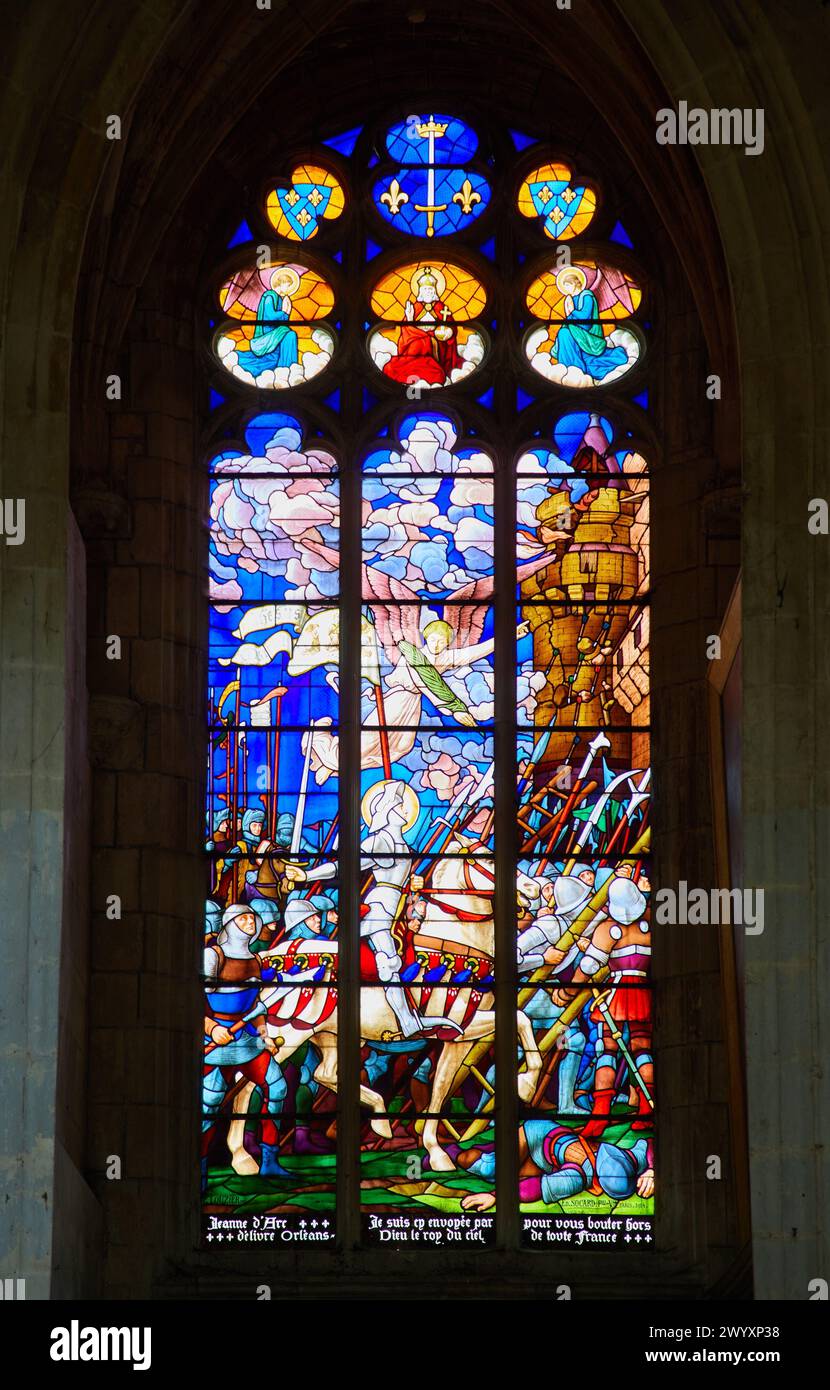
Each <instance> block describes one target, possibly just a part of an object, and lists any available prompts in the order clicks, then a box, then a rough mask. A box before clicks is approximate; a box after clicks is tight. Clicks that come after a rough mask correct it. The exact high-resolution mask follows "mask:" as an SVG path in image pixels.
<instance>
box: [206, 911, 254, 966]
mask: <svg viewBox="0 0 830 1390" xmlns="http://www.w3.org/2000/svg"><path fill="white" fill-rule="evenodd" d="M248 913H250V914H251V915H252V916H253V919H254V922H255V924H256V930H255V931H254V934H253V936H247V935H246V934H245V932H243V931H242V930H241V929H240V928H239V927H238V926H237V925H236V922H237V920H238V919H239V918H240V917H244V916H246V915H247V914H248ZM264 926H265V923H264V922H263V920H262V918H261V917H260V915H259V913H258V912H256V911H254V909H253V907H251V905H250V903H231V905H230V907H226V908H225V911H224V912H223V913H222V929H221V931H220V932H219V934H218V936H217V937H216V944H217V946H221V947H222V950H223V951H224V953H225V955H226V956H241V957H243V958H244V957H245V956H248V955H250V954H251V952H252V951H253V947H254V944H255V942H257V941H259V938H260V937H261V936H262V932H263V928H264Z"/></svg>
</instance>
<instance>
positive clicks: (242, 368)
mask: <svg viewBox="0 0 830 1390" xmlns="http://www.w3.org/2000/svg"><path fill="white" fill-rule="evenodd" d="M219 304H220V306H221V308H222V309H223V310H224V312H225V314H226V315H227V316H228V319H229V322H226V323H225V324H224V325H223V326H222V328H220V330H219V331H218V333H217V334H216V337H215V340H214V352H215V353H216V356H217V357H218V359H219V361H220V362H221V364H222V366H223V367H224V368H225V370H226V371H228V372H230V373H231V375H232V376H234V377H236V378H237V380H239V381H244V382H247V383H248V384H249V385H254V386H258V387H260V388H264V389H266V390H280V389H284V388H286V387H289V386H298V385H300V384H302V382H304V381H310V380H311V378H312V377H315V376H317V375H318V374H319V373H320V372H321V371H323V370H324V369H325V367H327V366H328V363H329V362H330V361H331V357H332V354H333V352H334V346H335V338H334V333H333V331H332V330H331V328H329V327H328V326H327V325H325V324H323V323H320V322H319V320H321V319H325V318H326V317H327V316H328V315H329V314H330V313H331V312H332V309H333V308H334V291H333V290H332V288H331V285H329V284H328V282H327V281H326V280H324V279H323V277H322V276H321V275H320V274H318V272H317V271H316V270H311V269H310V268H309V267H308V266H305V265H300V264H298V263H292V262H287V261H276V262H269V263H268V264H267V265H265V266H261V267H260V266H253V267H251V266H246V267H244V268H242V269H241V270H238V271H237V272H236V273H235V274H234V275H233V276H231V278H230V280H227V281H226V282H225V284H224V285H223V286H222V288H221V290H220V291H219ZM234 320H235V321H236V322H234Z"/></svg>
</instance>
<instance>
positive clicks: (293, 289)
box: [268, 265, 300, 299]
mask: <svg viewBox="0 0 830 1390" xmlns="http://www.w3.org/2000/svg"><path fill="white" fill-rule="evenodd" d="M278 275H280V276H282V278H283V279H284V280H287V281H288V285H289V288H288V289H286V290H285V294H287V295H288V298H289V299H290V298H291V296H292V295H295V294H296V293H297V290H298V289H299V288H300V277H299V275H298V274H297V272H296V270H295V269H294V267H293V265H275V266H274V268H273V270H272V271H271V274H270V275H269V277H268V283H269V285H270V286H271V289H273V288H274V281H275V279H276V278H277V276H278Z"/></svg>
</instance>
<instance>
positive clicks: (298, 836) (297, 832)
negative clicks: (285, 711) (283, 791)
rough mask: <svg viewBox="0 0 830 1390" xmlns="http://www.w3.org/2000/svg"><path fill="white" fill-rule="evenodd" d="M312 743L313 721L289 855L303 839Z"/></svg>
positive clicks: (297, 850)
mask: <svg viewBox="0 0 830 1390" xmlns="http://www.w3.org/2000/svg"><path fill="white" fill-rule="evenodd" d="M313 743H314V721H313V720H312V721H311V728H310V729H309V731H308V747H307V748H306V750H305V762H304V764H303V776H302V780H301V782H300V794H299V796H298V797H297V811H296V814H295V816H294V830H293V833H292V835H291V846H290V849H289V853H290V854H292V855H297V854H298V853H299V850H300V842H301V840H302V838H303V821H304V819H305V803H306V797H307V795H308V774H309V770H310V768H311V747H312V744H313Z"/></svg>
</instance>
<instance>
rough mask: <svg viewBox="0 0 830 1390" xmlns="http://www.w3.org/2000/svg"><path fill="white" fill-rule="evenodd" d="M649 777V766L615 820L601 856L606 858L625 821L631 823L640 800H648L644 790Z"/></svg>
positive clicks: (647, 794)
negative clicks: (612, 830)
mask: <svg viewBox="0 0 830 1390" xmlns="http://www.w3.org/2000/svg"><path fill="white" fill-rule="evenodd" d="M650 778H651V769H650V768H646V770H645V772H644V773H643V775H642V777H641V779H640V782H639V784H638V786H637V787H636V789H635V791H634V794H633V796H632V797H631V799H630V801H629V803H628V805H627V806H626V808H625V810H624V811H623V813H622V815H621V816H620V819H619V821H618V822H617V824H616V826H615V827H614V833H613V835H612V836H611V839H610V840H609V841H608V844H607V845H606V846H605V849H604V850H603V857H604V858H607V857H608V855H610V853H611V851H612V849H613V848H614V845H615V843H616V841H617V840H618V839H619V836H620V832H621V831H622V829H623V827H624V826H625V825H626V823H628V824H629V825H630V823H631V817H632V815H633V813H634V812H635V811H636V809H637V807H638V806H639V804H640V802H641V801H648V799H649V793H648V792H647V791H646V787H647V786H648V784H649V780H650Z"/></svg>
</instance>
